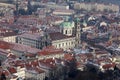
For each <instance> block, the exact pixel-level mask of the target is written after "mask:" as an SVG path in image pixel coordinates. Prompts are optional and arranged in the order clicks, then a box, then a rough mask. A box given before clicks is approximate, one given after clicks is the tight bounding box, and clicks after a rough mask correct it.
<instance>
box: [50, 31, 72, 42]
mask: <svg viewBox="0 0 120 80" xmlns="http://www.w3.org/2000/svg"><path fill="white" fill-rule="evenodd" d="M49 35H50V38H51V40H52V41H55V40H61V39H67V38H71V37H73V36H66V35H64V34H62V33H60V32H54V33H49Z"/></svg>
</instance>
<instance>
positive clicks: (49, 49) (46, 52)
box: [38, 46, 63, 55]
mask: <svg viewBox="0 0 120 80" xmlns="http://www.w3.org/2000/svg"><path fill="white" fill-rule="evenodd" d="M62 53H63V49H56V48H55V47H53V46H48V47H44V48H43V50H41V51H40V52H39V53H38V55H51V54H62Z"/></svg>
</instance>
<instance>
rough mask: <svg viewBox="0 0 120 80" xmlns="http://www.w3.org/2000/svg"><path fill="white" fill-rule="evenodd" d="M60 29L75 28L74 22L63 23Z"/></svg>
mask: <svg viewBox="0 0 120 80" xmlns="http://www.w3.org/2000/svg"><path fill="white" fill-rule="evenodd" d="M60 27H63V28H73V27H74V22H63V23H61V25H60Z"/></svg>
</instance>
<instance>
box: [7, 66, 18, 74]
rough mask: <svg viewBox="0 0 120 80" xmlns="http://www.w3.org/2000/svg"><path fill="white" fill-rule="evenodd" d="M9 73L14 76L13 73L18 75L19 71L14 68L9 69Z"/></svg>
mask: <svg viewBox="0 0 120 80" xmlns="http://www.w3.org/2000/svg"><path fill="white" fill-rule="evenodd" d="M8 71H9V72H10V73H11V74H13V73H16V72H17V71H16V69H15V68H13V67H9V68H8Z"/></svg>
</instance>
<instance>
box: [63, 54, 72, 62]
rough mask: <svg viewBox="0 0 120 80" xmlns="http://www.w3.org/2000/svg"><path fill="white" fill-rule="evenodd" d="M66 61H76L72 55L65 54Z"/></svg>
mask: <svg viewBox="0 0 120 80" xmlns="http://www.w3.org/2000/svg"><path fill="white" fill-rule="evenodd" d="M64 59H65V60H69V61H71V60H73V59H74V57H73V56H72V54H65V55H64Z"/></svg>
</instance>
